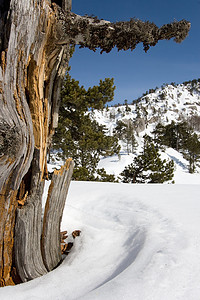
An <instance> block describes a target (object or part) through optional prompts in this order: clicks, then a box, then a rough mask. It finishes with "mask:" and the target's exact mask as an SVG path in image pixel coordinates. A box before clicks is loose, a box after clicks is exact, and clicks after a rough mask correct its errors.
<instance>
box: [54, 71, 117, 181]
mask: <svg viewBox="0 0 200 300" xmlns="http://www.w3.org/2000/svg"><path fill="white" fill-rule="evenodd" d="M114 89H115V87H114V86H113V79H109V78H106V79H105V80H104V81H103V80H100V83H99V85H98V86H94V87H92V88H91V87H90V88H89V89H88V90H86V89H85V88H84V87H83V86H81V87H80V86H79V82H78V81H76V80H74V79H72V78H71V77H70V75H69V74H67V76H66V79H65V84H64V87H63V90H62V92H61V105H60V112H59V123H58V128H57V130H56V133H55V135H54V139H53V149H57V150H60V151H59V152H58V156H60V157H61V158H62V159H65V158H66V157H72V158H73V159H74V162H75V170H74V175H73V177H74V179H77V180H78V179H79V180H95V177H94V172H95V170H96V168H97V164H98V162H99V160H100V156H109V155H113V154H115V153H116V154H118V153H119V150H120V147H119V145H118V139H117V137H116V136H114V137H112V136H107V135H106V129H105V127H104V126H102V125H99V124H98V123H97V122H96V121H95V120H92V119H91V117H90V116H89V114H88V111H89V110H91V109H102V108H103V107H104V106H105V104H106V103H107V102H109V101H112V100H113V96H114Z"/></svg>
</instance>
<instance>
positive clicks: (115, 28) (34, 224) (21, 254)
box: [0, 0, 190, 286]
mask: <svg viewBox="0 0 200 300" xmlns="http://www.w3.org/2000/svg"><path fill="white" fill-rule="evenodd" d="M55 2H56V3H57V4H59V5H57V4H56V3H54V2H53V1H50V0H40V1H38V0H0V286H4V285H8V284H12V283H13V282H12V278H11V275H10V273H11V267H12V256H13V244H14V227H16V228H15V253H14V256H15V257H16V265H17V268H18V272H19V273H20V275H21V277H22V279H23V280H24V281H27V280H29V279H32V278H35V277H37V276H40V275H42V274H45V273H46V272H47V269H48V270H50V269H52V268H54V267H55V266H56V265H57V263H58V261H59V259H60V254H59V251H60V246H58V239H59V236H60V232H58V231H59V230H58V228H59V226H58V224H60V215H59V214H52V213H51V205H54V206H56V205H58V207H61V208H62V207H63V197H64V192H61V195H62V196H61V197H58V198H56V203H54V202H53V198H51V197H54V196H49V199H50V200H49V201H48V202H47V203H49V208H48V209H47V210H46V213H45V220H46V221H45V223H44V224H45V225H44V230H43V243H42V248H43V257H42V254H41V246H40V239H41V228H42V226H41V198H42V192H43V186H44V180H45V178H47V176H48V175H47V159H46V156H47V151H48V148H49V147H50V144H51V138H52V135H53V133H54V130H55V128H56V126H57V121H58V109H59V94H60V89H61V84H62V80H63V77H64V74H65V67H66V68H67V63H68V61H69V58H70V45H71V44H73V45H75V44H79V45H80V46H81V47H88V48H89V49H91V50H94V51H95V50H96V48H98V47H99V48H101V50H102V51H106V52H109V51H110V50H111V49H112V48H113V47H115V46H116V47H117V48H118V50H121V49H123V50H127V49H131V50H133V49H134V48H135V47H136V45H137V44H138V43H140V42H142V43H143V45H144V50H145V51H147V50H148V48H149V47H150V46H155V44H156V43H157V42H158V41H159V40H162V39H170V38H175V40H176V41H177V42H180V41H181V40H183V39H184V38H185V37H186V36H187V33H188V31H189V28H190V23H189V22H187V21H184V20H183V21H181V22H174V23H172V24H168V25H164V26H162V27H161V28H158V27H157V26H156V25H155V24H151V23H149V22H141V21H139V20H131V21H129V22H118V23H116V24H114V23H110V22H107V21H104V20H101V21H99V20H98V19H97V18H89V17H81V16H78V15H75V14H73V13H71V12H70V9H71V7H70V6H71V1H70V0H62V1H61V0H59V1H55ZM64 6H65V7H64ZM62 7H63V8H65V9H62ZM69 173H70V172H69ZM65 175H66V174H65V172H63V176H64V177H63V179H62V178H60V180H61V181H62V180H64V178H65V177H66V176H67V175H66V176H65ZM68 175H69V174H68ZM59 176H60V177H62V176H61V174H59V175H58V178H59ZM67 178H68V177H67ZM54 180H55V181H56V182H57V180H58V179H54ZM63 187H64V190H65V191H66V190H67V188H66V187H65V184H64V182H63ZM61 188H62V185H59V189H60V190H61ZM54 190H55V191H54ZM52 195H55V196H56V186H55V188H53V189H52ZM59 201H61V202H60V203H59ZM23 204H24V205H23ZM18 206H19V207H20V208H19V209H18V210H17V217H16V219H15V215H16V209H17V207H18ZM51 218H52V220H53V223H54V224H57V226H56V229H55V231H54V230H53V229H52V228H51V226H50V225H48V223H51ZM15 223H16V226H15ZM54 234H55V236H54ZM48 236H51V237H52V238H53V239H54V241H53V245H55V247H52V248H51V245H50V243H49V242H48V238H47V237H48ZM46 243H47V244H48V246H46ZM58 248H59V249H58ZM56 249H57V250H56ZM53 252H55V254H54V253H53ZM52 253H53V254H52ZM25 256H26V257H25ZM43 258H44V261H45V264H44V262H43ZM30 263H32V267H31V266H30ZM45 265H46V267H45Z"/></svg>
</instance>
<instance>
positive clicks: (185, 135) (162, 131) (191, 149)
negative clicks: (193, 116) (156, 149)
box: [153, 121, 200, 173]
mask: <svg viewBox="0 0 200 300" xmlns="http://www.w3.org/2000/svg"><path fill="white" fill-rule="evenodd" d="M153 133H154V142H155V143H156V144H157V145H159V146H160V147H163V145H165V146H167V147H171V148H173V149H175V150H177V151H179V152H181V153H182V154H183V155H184V157H185V158H186V159H187V160H188V161H189V166H188V169H189V172H190V173H194V171H195V168H196V164H197V163H198V161H199V159H200V141H199V139H198V136H197V134H196V133H194V132H193V129H192V127H191V126H190V125H189V124H188V123H187V122H185V121H184V122H181V123H175V122H174V121H172V122H171V124H168V125H166V126H164V125H162V124H158V125H157V126H156V128H155V130H154V131H153Z"/></svg>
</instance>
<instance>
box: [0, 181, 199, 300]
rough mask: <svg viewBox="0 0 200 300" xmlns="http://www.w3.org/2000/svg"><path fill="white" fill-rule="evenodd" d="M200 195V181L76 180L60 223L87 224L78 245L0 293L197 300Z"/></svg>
mask: <svg viewBox="0 0 200 300" xmlns="http://www.w3.org/2000/svg"><path fill="white" fill-rule="evenodd" d="M198 194H199V190H198V185H194V186H192V185H188V186H186V185H182V186H181V185H127V184H109V183H107V184H105V183H86V182H84V183H82V182H72V184H71V187H70V193H69V197H68V200H67V205H66V207H65V211H64V216H63V222H62V229H63V230H65V229H67V230H68V232H71V231H73V230H75V229H80V230H81V231H82V234H81V237H79V238H77V239H76V241H75V246H74V247H73V250H72V252H71V253H70V255H69V256H68V257H67V258H66V259H65V260H64V261H63V263H62V264H61V265H60V266H59V267H58V268H57V269H56V270H54V271H52V272H50V273H48V274H47V275H46V276H43V277H41V278H38V279H36V280H34V281H32V282H28V283H25V284H22V285H18V286H16V287H6V288H2V289H0V299H3V300H4V299H5V300H8V299H9V300H10V299H13V297H14V298H15V299H19V300H23V299H27V297H28V298H29V299H48V300H54V299H56V300H65V299H66V300H75V299H76V300H78V299H79V300H90V299H91V300H118V299H119V300H121V299H124V300H143V299H144V300H160V299H162V300H199V299H200V285H199V281H200V274H199V273H200V272H199V270H200V232H199V228H198V227H199V225H200V209H199V208H200V205H199V204H198ZM191 195H193V196H192V197H191Z"/></svg>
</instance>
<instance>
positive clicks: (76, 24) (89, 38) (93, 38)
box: [54, 4, 191, 53]
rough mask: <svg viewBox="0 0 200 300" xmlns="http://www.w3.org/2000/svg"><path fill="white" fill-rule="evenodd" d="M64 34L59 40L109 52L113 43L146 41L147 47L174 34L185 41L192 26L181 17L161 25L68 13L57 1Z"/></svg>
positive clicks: (123, 44) (127, 44)
mask: <svg viewBox="0 0 200 300" xmlns="http://www.w3.org/2000/svg"><path fill="white" fill-rule="evenodd" d="M54 9H55V11H56V14H57V17H58V20H59V22H58V23H59V24H60V25H61V28H62V30H63V35H62V38H61V40H60V41H59V43H61V44H62V43H63V44H65V43H67V41H68V42H69V40H70V43H71V44H79V45H80V47H81V48H85V47H87V48H89V49H90V50H93V51H96V49H97V48H100V49H101V53H102V52H106V53H108V52H110V51H111V50H112V49H113V48H114V47H117V49H118V50H128V49H131V50H134V49H135V48H136V46H137V44H139V43H143V47H144V51H145V52H147V51H148V50H149V48H150V47H151V46H155V45H156V44H157V43H158V41H159V40H164V39H165V40H169V39H172V38H174V41H175V42H177V43H180V42H182V41H183V40H184V39H185V38H186V37H187V35H188V33H189V30H190V25H191V24H190V22H188V21H186V20H182V21H180V22H177V21H174V22H172V23H170V24H166V25H163V26H162V27H161V28H159V27H157V26H156V25H155V24H154V23H151V22H149V21H146V22H142V21H141V20H138V19H131V20H130V21H127V22H123V21H122V22H116V23H110V22H108V21H105V20H99V19H97V17H89V16H84V17H82V16H79V15H76V14H74V13H70V14H69V13H68V14H67V13H65V12H64V11H63V10H62V9H61V8H59V7H58V6H57V5H56V4H54Z"/></svg>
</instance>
